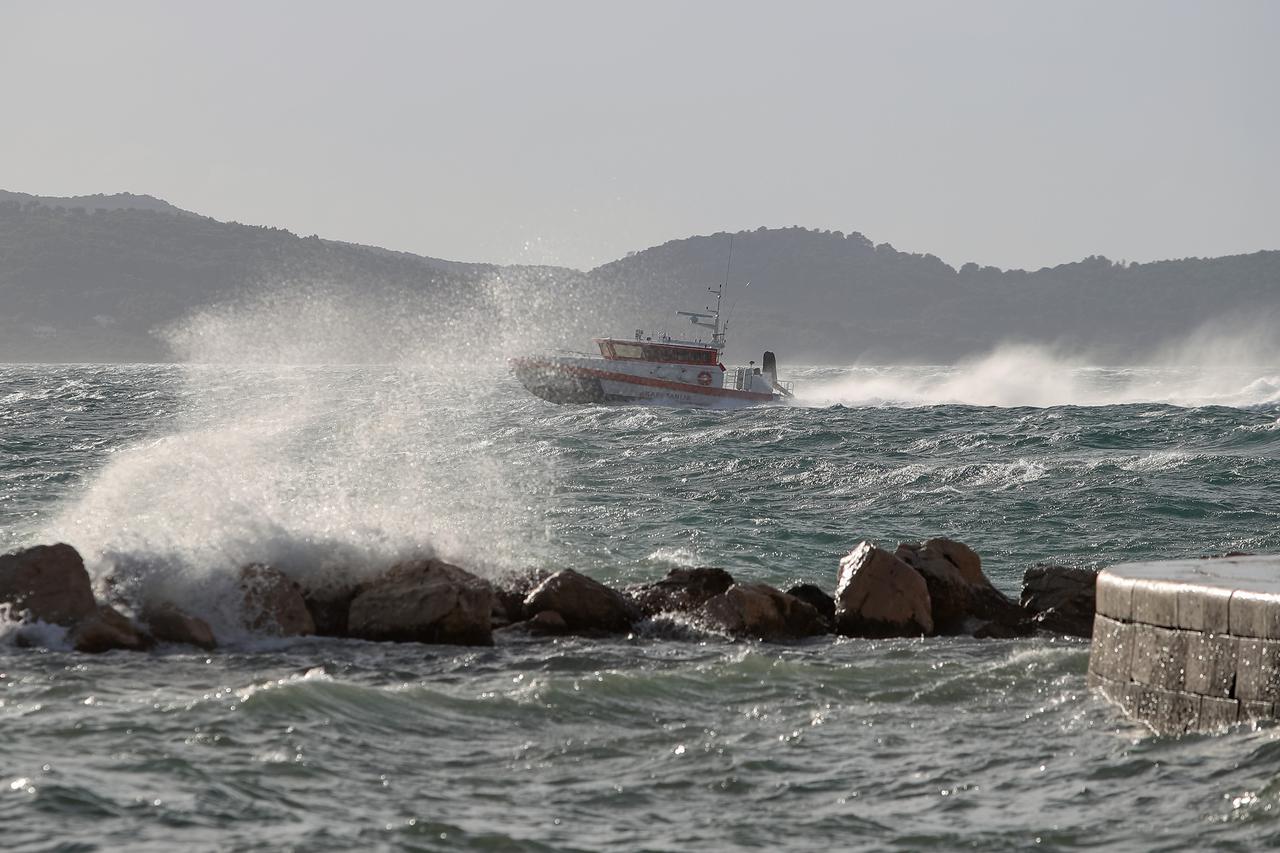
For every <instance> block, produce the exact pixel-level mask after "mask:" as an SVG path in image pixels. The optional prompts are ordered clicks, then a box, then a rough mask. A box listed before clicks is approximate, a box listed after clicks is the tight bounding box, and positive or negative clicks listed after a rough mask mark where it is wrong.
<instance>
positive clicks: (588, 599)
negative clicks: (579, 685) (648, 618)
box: [524, 569, 641, 634]
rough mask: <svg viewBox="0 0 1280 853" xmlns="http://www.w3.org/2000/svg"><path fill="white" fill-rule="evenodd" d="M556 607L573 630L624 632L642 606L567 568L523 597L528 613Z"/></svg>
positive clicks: (633, 621)
mask: <svg viewBox="0 0 1280 853" xmlns="http://www.w3.org/2000/svg"><path fill="white" fill-rule="evenodd" d="M543 610H554V611H555V612H556V613H559V614H560V616H561V617H562V618H563V619H564V622H565V625H567V626H568V628H569V630H570V631H572V632H574V633H579V634H581V633H610V634H618V633H625V632H626V631H629V630H630V629H631V626H632V625H634V624H635V623H636V622H637V621H639V619H640V615H641V614H640V608H639V607H637V606H636V605H635V604H634V603H633V602H632V601H631V600H630V599H628V598H627V597H626V596H624V595H623V594H622V593H620V592H618V591H617V590H615V589H610V588H609V587H607V586H605V585H604V584H602V583H600V582H599V581H597V580H593V579H592V578H589V577H587V576H586V575H582V574H579V573H578V572H575V571H574V570H573V569H564V570H563V571H559V572H556V573H555V574H554V575H552V576H551V577H549V578H547V579H546V580H544V581H543V582H542V583H540V584H538V585H537V586H536V587H534V588H533V590H532V591H530V593H529V595H528V596H526V597H525V600H524V612H525V613H541V612H542V611H543Z"/></svg>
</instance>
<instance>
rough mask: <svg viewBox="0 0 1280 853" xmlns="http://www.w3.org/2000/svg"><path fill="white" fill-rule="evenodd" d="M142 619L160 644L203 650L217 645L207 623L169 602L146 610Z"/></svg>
mask: <svg viewBox="0 0 1280 853" xmlns="http://www.w3.org/2000/svg"><path fill="white" fill-rule="evenodd" d="M142 619H143V621H144V622H146V624H147V627H148V628H150V629H151V636H153V637H155V638H156V639H157V640H159V641H160V642H162V643H182V644H183V645H188V646H196V647H197V648H201V649H205V650H210V649H213V648H214V647H216V646H217V645H218V643H217V640H216V639H214V636H213V629H212V628H210V627H209V623H208V622H206V621H204V620H203V619H201V618H200V617H198V616H192V615H191V614H189V613H187V612H185V611H183V610H182V609H180V608H179V607H177V606H176V605H174V604H170V603H169V602H163V603H161V604H158V605H155V606H153V607H149V608H147V609H146V610H145V611H144V612H143V614H142Z"/></svg>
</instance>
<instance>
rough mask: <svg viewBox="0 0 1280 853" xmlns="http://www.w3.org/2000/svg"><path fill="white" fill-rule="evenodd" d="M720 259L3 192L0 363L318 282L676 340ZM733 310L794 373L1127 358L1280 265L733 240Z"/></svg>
mask: <svg viewBox="0 0 1280 853" xmlns="http://www.w3.org/2000/svg"><path fill="white" fill-rule="evenodd" d="M728 249H729V235H728V234H723V233H722V234H714V235H710V236H701V237H690V238H687V239H682V240H674V241H671V242H669V243H665V244H663V245H661V246H657V247H655V248H651V249H646V250H644V251H641V252H636V253H633V254H630V255H628V256H627V257H626V258H623V259H621V260H618V261H615V262H613V263H610V264H606V265H604V266H602V267H599V268H597V269H595V270H592V271H591V272H590V273H585V274H584V273H581V272H578V271H575V270H566V269H556V268H536V269H530V268H521V269H513V268H504V267H499V266H496V265H487V264H466V263H458V262H453V261H444V260H439V259H436V258H428V257H422V256H418V255H413V254H408V253H404V252H394V251H389V250H386V249H379V248H374V247H370V246H360V245H355V244H350V243H342V242H336V241H332V240H322V239H319V238H318V237H300V236H298V235H295V234H292V233H290V232H288V231H285V230H282V229H279V228H267V227H257V226H248V225H241V224H238V223H234V222H219V221H216V220H213V219H210V218H207V217H203V216H199V215H197V214H194V213H191V212H188V211H184V210H180V209H179V208H177V207H174V206H173V205H170V204H168V203H167V202H164V201H161V200H160V199H156V198H152V197H150V196H140V195H129V194H117V195H111V196H101V195H100V196H79V197H75V198H70V199H65V198H64V199H57V198H43V197H37V196H29V195H24V194H21V193H4V192H0V361H90V360H111V361H118V360H146V361H153V360H165V359H168V358H171V357H172V354H171V352H170V351H169V350H168V348H167V347H166V345H165V343H164V342H163V340H162V339H161V337H160V336H159V335H158V334H157V332H158V331H159V330H162V329H164V328H166V327H167V326H169V325H170V324H173V323H175V322H177V321H179V320H181V319H183V318H184V317H187V316H189V315H190V314H192V313H193V312H195V311H198V310H200V309H202V308H204V307H207V306H211V305H219V304H225V303H228V302H233V301H235V300H236V299H238V298H239V297H240V296H241V295H243V294H245V293H247V292H255V293H261V292H262V291H263V290H264V289H266V290H270V289H271V288H273V287H282V286H287V285H297V284H298V283H303V284H306V283H309V282H321V283H330V282H337V283H340V284H341V285H342V286H343V287H346V288H347V289H348V292H354V293H357V294H360V293H368V294H370V295H373V294H375V293H377V292H379V291H387V290H392V291H395V292H411V293H413V294H416V295H417V296H420V297H422V298H423V299H424V300H425V302H423V303H422V304H423V305H426V306H428V310H429V306H431V305H433V304H434V305H445V304H448V305H456V304H458V303H459V302H465V301H467V300H469V299H471V298H472V296H473V295H475V294H476V293H479V292H481V291H482V290H483V289H484V288H488V291H487V296H486V297H485V298H488V299H490V300H491V301H490V302H489V303H486V305H485V306H484V307H485V310H488V309H490V308H492V307H493V302H492V300H493V298H494V293H497V294H498V296H497V298H498V301H499V302H500V303H504V305H505V309H506V310H507V312H508V317H507V319H508V320H511V321H512V322H513V323H515V324H517V325H523V326H524V327H525V331H526V332H527V333H528V334H527V335H526V338H527V339H528V341H529V342H530V343H531V345H537V344H539V343H544V342H546V341H552V340H554V341H557V342H574V341H576V342H577V343H578V344H579V345H581V346H587V345H589V337H590V336H591V335H592V334H629V333H630V332H631V331H632V330H634V329H635V328H638V327H645V328H649V329H651V330H653V331H658V330H659V328H660V326H661V324H667V326H668V330H669V331H671V332H672V333H677V334H682V333H684V332H685V331H686V328H685V327H682V326H680V325H678V324H677V323H676V322H675V317H674V312H675V311H676V310H678V309H697V308H701V307H702V306H703V305H705V304H706V302H707V294H706V288H707V286H708V285H716V284H719V283H721V282H722V281H724V279H725V273H726V262H727V261H728V260H729V258H728ZM495 280H498V281H497V284H496V285H495V284H494V282H495ZM748 281H749V282H750V286H749V287H748V286H747V282H748ZM504 287H505V288H509V289H510V291H511V292H510V293H508V294H507V298H506V299H505V300H504V299H503V298H502V293H501V291H502V288H504ZM476 304H477V305H480V303H479V302H477V303H476ZM725 308H726V313H729V312H731V320H732V324H733V327H732V331H731V335H730V341H729V343H730V347H729V352H728V358H729V359H730V360H743V361H745V360H746V359H747V358H750V357H758V353H759V351H760V350H762V349H764V348H766V347H767V348H770V349H774V350H776V351H777V352H778V354H779V356H780V357H781V358H782V359H783V360H784V361H785V362H789V363H792V364H795V363H797V362H809V363H815V362H829V363H849V362H852V361H854V360H858V359H861V360H864V361H872V362H881V363H883V362H940V361H950V360H953V359H955V358H958V357H962V356H965V355H969V354H974V353H978V352H982V351H985V350H987V349H989V348H990V347H991V346H993V345H994V344H997V343H1001V342H1006V341H1011V340H1013V341H1035V342H1040V343H1051V344H1064V345H1066V346H1069V347H1079V348H1085V349H1088V350H1090V351H1092V352H1095V353H1101V354H1102V356H1103V357H1108V358H1111V359H1113V360H1114V361H1125V360H1131V359H1140V358H1142V357H1143V355H1144V354H1146V353H1148V352H1150V351H1151V349H1152V348H1153V347H1155V346H1157V345H1159V344H1162V343H1165V342H1167V341H1169V340H1170V339H1177V338H1178V337H1179V336H1183V335H1186V334H1187V333H1188V332H1190V331H1191V330H1193V329H1195V328H1196V327H1197V326H1199V325H1200V324H1201V323H1203V322H1204V321H1205V320H1206V319H1209V318H1214V317H1222V316H1227V317H1233V316H1238V317H1258V316H1266V315H1267V314H1268V312H1272V311H1276V310H1277V309H1280V252H1276V251H1267V252H1257V253H1254V254H1251V255H1240V256H1234V257H1225V258H1212V259H1198V258H1192V259H1184V260H1177V261H1161V262H1157V263H1148V264H1123V263H1116V262H1113V261H1110V260H1107V259H1106V258H1101V257H1092V258H1086V259H1085V260H1082V261H1079V262H1077V263H1072V264H1064V265H1062V266H1057V267H1053V268H1047V269H1041V270H1037V271H1034V272H1026V271H1022V270H1007V271H1004V270H999V269H995V268H993V267H978V266H976V265H974V264H967V265H965V266H963V267H961V268H959V269H956V268H953V267H951V266H949V265H948V264H946V263H944V262H943V261H941V260H940V259H938V258H937V257H934V256H932V255H920V254H910V253H906V252H900V251H898V250H896V249H894V248H893V247H892V246H889V245H888V244H883V243H882V244H879V245H875V244H873V243H872V242H871V241H870V240H868V239H867V238H865V237H863V236H862V235H861V234H849V235H843V234H840V233H838V232H829V231H812V230H806V229H802V228H783V229H763V228H762V229H759V230H756V231H750V232H742V233H739V234H736V235H734V243H733V257H732V266H731V269H730V270H729V292H728V297H727V299H726V302H725ZM552 325H558V326H563V327H564V328H548V327H549V326H552ZM374 327H376V321H375V323H374Z"/></svg>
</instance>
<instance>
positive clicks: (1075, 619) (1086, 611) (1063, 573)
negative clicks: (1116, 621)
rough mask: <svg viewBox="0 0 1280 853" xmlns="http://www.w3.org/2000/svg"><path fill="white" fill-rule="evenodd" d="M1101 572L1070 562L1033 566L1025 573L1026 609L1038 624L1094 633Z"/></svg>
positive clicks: (1058, 631)
mask: <svg viewBox="0 0 1280 853" xmlns="http://www.w3.org/2000/svg"><path fill="white" fill-rule="evenodd" d="M1097 586H1098V573H1097V572H1095V571H1094V570H1092V569H1082V568H1071V567H1067V566H1032V567H1031V568H1029V569H1027V571H1026V572H1025V573H1024V574H1023V576H1022V597H1021V599H1020V601H1021V604H1022V609H1023V611H1024V613H1026V614H1027V615H1028V616H1030V618H1031V620H1032V622H1033V623H1034V624H1035V626H1036V627H1038V628H1040V629H1042V630H1045V631H1052V632H1053V633H1056V634H1067V635H1070V636H1073V637H1092V636H1093V616H1094V610H1095V608H1096V605H1097V599H1096V590H1097Z"/></svg>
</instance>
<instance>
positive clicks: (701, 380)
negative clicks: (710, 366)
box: [698, 370, 711, 385]
mask: <svg viewBox="0 0 1280 853" xmlns="http://www.w3.org/2000/svg"><path fill="white" fill-rule="evenodd" d="M698 384H699V385H710V384H711V371H710V370H704V371H702V372H701V373H699V374H698Z"/></svg>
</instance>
